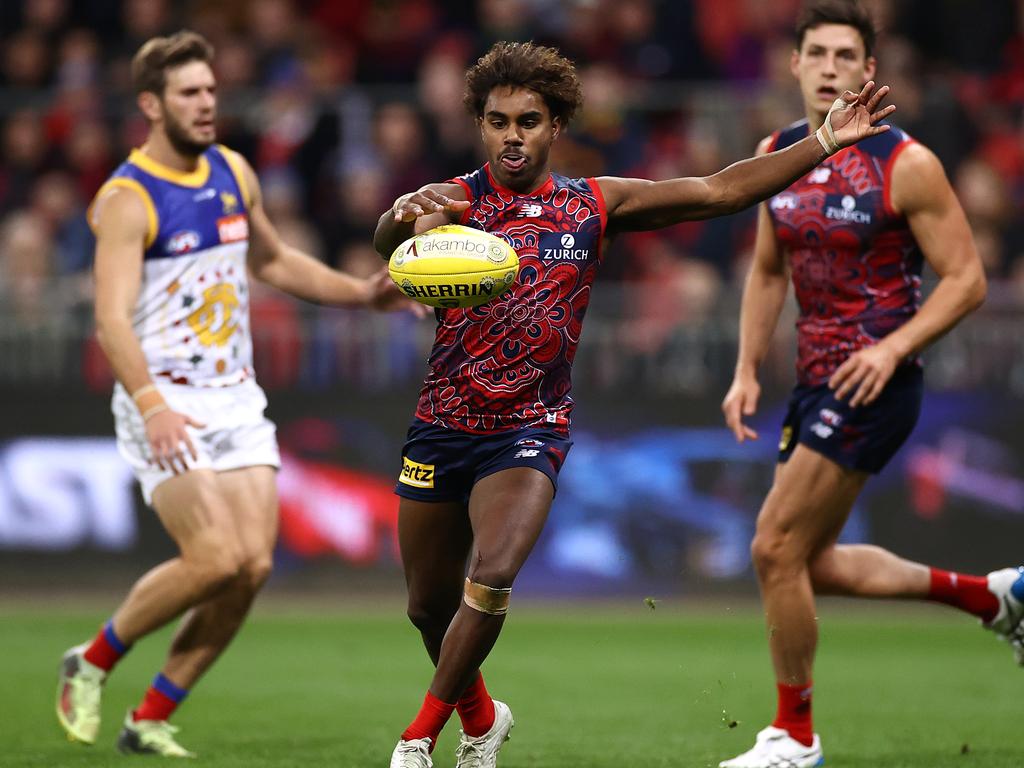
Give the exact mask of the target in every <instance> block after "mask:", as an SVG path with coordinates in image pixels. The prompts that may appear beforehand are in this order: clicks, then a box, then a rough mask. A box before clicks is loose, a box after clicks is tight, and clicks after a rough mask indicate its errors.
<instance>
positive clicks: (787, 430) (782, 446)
mask: <svg viewBox="0 0 1024 768" xmlns="http://www.w3.org/2000/svg"><path fill="white" fill-rule="evenodd" d="M792 441H793V428H792V427H783V428H782V435H781V436H780V437H779V450H780V451H784V450H786V449H787V448H789V444H790V443H791V442H792Z"/></svg>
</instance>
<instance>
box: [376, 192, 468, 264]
mask: <svg viewBox="0 0 1024 768" xmlns="http://www.w3.org/2000/svg"><path fill="white" fill-rule="evenodd" d="M467 208H469V201H468V200H466V190H464V189H463V188H462V187H461V186H460V185H458V184H427V185H426V186H425V187H421V188H420V189H418V190H416V191H415V192H410V193H409V194H407V195H402V196H401V197H400V198H398V199H397V200H395V204H394V205H392V206H391V207H390V208H389V209H388V210H386V211H384V213H382V214H381V217H380V221H378V222H377V230H376V231H375V232H374V233H373V247H374V248H376V249H377V253H379V254H380V255H381V256H383V257H384V258H385V259H387V258H390V256H391V252H392V251H394V250H395V248H397V247H398V246H399V245H401V244H402V243H403V242H404V241H406V240H408V239H409V238H410V237H412V236H413V235H418V234H420V233H422V232H426V231H427V230H428V229H433V228H434V227H440V226H441V225H442V224H454V223H455V222H457V221H458V220H459V217H460V216H462V212H463V211H465V210H466V209H467Z"/></svg>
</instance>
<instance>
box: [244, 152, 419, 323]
mask: <svg viewBox="0 0 1024 768" xmlns="http://www.w3.org/2000/svg"><path fill="white" fill-rule="evenodd" d="M237 157H238V158H239V160H240V163H239V165H240V166H241V168H242V172H243V173H244V174H245V181H246V186H247V188H248V190H249V191H250V196H251V200H248V201H246V202H247V204H248V206H249V269H251V270H252V274H253V276H254V277H256V279H258V280H261V281H262V282H264V283H267V284H268V285H272V286H274V287H275V288H278V289H280V290H282V291H284V292H285V293H290V294H291V295H292V296H297V297H298V298H300V299H305V300H306V301H311V302H314V303H316V304H326V305H331V306H342V307H372V308H374V309H380V310H393V309H408V310H410V311H412V312H414V313H416V314H417V315H419V316H424V315H425V314H428V312H425V311H424V310H425V309H426V308H425V307H423V306H422V305H420V304H416V303H415V302H411V301H409V300H408V299H407V298H406V297H405V296H404V295H403V294H402V293H401V292H400V291H399V290H398V288H397V287H396V286H395V285H394V284H393V283H392V282H391V280H390V279H389V278H388V276H387V272H386V270H382V271H381V272H380V273H378V274H376V275H374V276H373V277H371V278H368V279H365V280H364V279H362V278H358V277H353V276H352V275H348V274H345V273H344V272H339V271H338V270H336V269H331V268H330V267H328V266H327V265H326V264H324V263H323V262H322V261H320V260H319V259H317V258H315V257H313V256H310V255H309V254H307V253H303V252H302V251H300V250H298V249H297V248H293V247H292V246H290V245H288V244H287V243H285V242H284V241H283V240H281V237H280V235H278V233H277V229H276V228H275V227H274V225H273V224H272V223H271V222H270V219H269V218H268V217H267V214H266V211H264V210H263V200H262V196H261V191H260V184H259V179H257V177H256V173H255V172H254V171H253V169H252V167H251V166H250V165H249V163H248V162H246V161H245V159H244V158H242V157H241V155H238V156H237Z"/></svg>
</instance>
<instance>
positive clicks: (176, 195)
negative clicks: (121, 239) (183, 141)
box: [89, 146, 253, 387]
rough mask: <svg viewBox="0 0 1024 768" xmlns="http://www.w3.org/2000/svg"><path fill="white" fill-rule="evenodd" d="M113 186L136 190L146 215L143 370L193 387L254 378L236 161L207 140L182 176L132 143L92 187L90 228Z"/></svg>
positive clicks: (244, 209) (138, 313)
mask: <svg viewBox="0 0 1024 768" xmlns="http://www.w3.org/2000/svg"><path fill="white" fill-rule="evenodd" d="M115 187H127V188H129V189H132V190H134V191H135V192H136V193H137V194H138V195H139V196H140V197H141V198H142V200H143V202H144V203H145V205H146V211H147V215H148V218H149V228H148V232H147V235H146V241H145V251H144V253H143V261H142V283H141V286H140V289H139V297H138V300H137V301H136V304H135V311H134V315H133V317H132V325H133V327H134V330H135V335H136V336H137V337H138V339H139V343H140V344H141V345H142V351H143V353H144V354H145V356H146V362H147V363H148V366H149V372H150V375H151V376H153V377H159V378H162V379H164V380H169V381H171V382H174V383H176V384H189V385H192V386H200V387H218V386H229V385H232V384H237V383H238V382H240V381H242V380H244V379H246V378H248V377H249V376H252V374H253V369H252V340H251V337H250V334H249V288H248V281H247V278H246V252H247V250H248V243H249V219H248V190H247V189H246V186H245V178H244V176H243V175H242V166H241V159H240V158H239V157H238V156H237V155H236V154H235V153H234V152H232V151H231V150H229V149H227V148H226V147H222V146H214V147H210V148H209V149H207V150H206V151H205V152H204V153H203V154H202V155H201V156H200V158H199V166H198V168H197V169H196V170H195V171H193V172H191V173H184V172H181V171H175V170H174V169H171V168H168V167H167V166H164V165H162V164H160V163H158V162H156V161H155V160H153V159H152V158H151V157H149V156H148V155H145V154H143V153H142V152H140V151H139V150H132V153H131V155H130V156H129V157H128V159H127V160H126V161H125V162H124V163H122V164H121V165H120V166H119V167H118V168H117V170H116V171H114V173H113V175H112V176H111V177H110V179H109V180H108V181H107V182H106V183H105V184H104V185H103V186H102V187H101V188H100V190H99V192H97V194H96V198H95V199H94V201H93V206H91V207H90V211H89V222H90V225H92V226H93V227H95V221H94V219H93V211H92V208H93V207H95V202H96V200H99V199H100V197H101V196H102V195H104V194H105V193H106V192H107V191H108V190H110V189H111V188H115Z"/></svg>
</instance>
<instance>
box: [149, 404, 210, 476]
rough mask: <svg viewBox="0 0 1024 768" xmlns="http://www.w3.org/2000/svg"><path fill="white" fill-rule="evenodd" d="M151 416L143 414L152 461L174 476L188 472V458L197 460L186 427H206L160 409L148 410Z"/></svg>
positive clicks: (180, 415)
mask: <svg viewBox="0 0 1024 768" xmlns="http://www.w3.org/2000/svg"><path fill="white" fill-rule="evenodd" d="M150 413H151V415H146V413H144V414H143V416H144V417H145V423H146V440H147V442H148V443H149V451H150V455H151V457H152V458H151V459H150V460H151V461H152V462H153V463H154V464H156V465H157V466H158V467H160V468H161V469H166V470H168V471H170V472H173V473H174V474H176V475H180V474H181V473H182V472H186V471H188V461H187V458H188V457H191V458H192V461H195V460H196V459H197V458H199V456H198V454H197V453H196V447H195V445H194V444H193V443H192V438H191V437H190V436H189V434H188V431H187V430H186V429H185V427H186V426H188V427H196V428H198V429H201V428H202V427H204V426H206V425H205V424H203V423H201V422H199V421H196V420H195V419H193V418H192V417H191V416H187V415H186V414H184V413H178V411H172V410H171V409H170V408H168V407H166V406H164V407H163V408H159V407H157V408H154V409H151V412H150Z"/></svg>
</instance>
